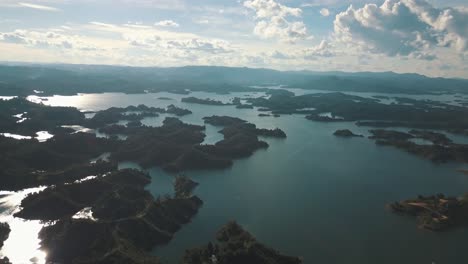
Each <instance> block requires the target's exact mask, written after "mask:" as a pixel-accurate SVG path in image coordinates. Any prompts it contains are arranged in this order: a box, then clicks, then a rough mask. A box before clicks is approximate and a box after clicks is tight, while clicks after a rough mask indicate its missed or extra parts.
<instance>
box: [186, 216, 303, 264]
mask: <svg viewBox="0 0 468 264" xmlns="http://www.w3.org/2000/svg"><path fill="white" fill-rule="evenodd" d="M216 238H217V240H218V243H214V244H213V243H211V242H210V243H208V244H207V245H206V246H202V247H199V248H193V249H190V250H186V252H185V255H184V257H183V259H182V263H183V264H204V263H218V264H239V263H243V264H300V263H302V261H301V260H300V259H299V258H297V257H289V256H285V255H282V254H281V253H279V252H278V251H276V250H274V249H271V248H269V247H267V246H265V245H263V244H261V243H260V242H258V241H257V240H256V239H255V238H254V237H253V236H252V235H251V234H250V233H249V232H247V231H245V230H244V229H243V228H242V227H241V226H240V225H238V224H237V223H236V222H229V223H228V224H226V225H225V226H224V227H223V228H221V230H219V231H218V234H217V235H216Z"/></svg>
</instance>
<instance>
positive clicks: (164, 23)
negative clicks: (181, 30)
mask: <svg viewBox="0 0 468 264" xmlns="http://www.w3.org/2000/svg"><path fill="white" fill-rule="evenodd" d="M154 25H155V26H160V27H179V24H178V23H176V22H174V21H172V20H162V21H159V22H156V23H155V24H154Z"/></svg>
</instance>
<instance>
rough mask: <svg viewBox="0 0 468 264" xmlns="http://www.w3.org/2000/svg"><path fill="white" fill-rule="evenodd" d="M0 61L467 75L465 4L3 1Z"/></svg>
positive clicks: (393, 0)
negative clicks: (219, 66)
mask: <svg viewBox="0 0 468 264" xmlns="http://www.w3.org/2000/svg"><path fill="white" fill-rule="evenodd" d="M0 61H26V62H45V63H50V62H60V63H85V64H118V65H132V66H182V65H225V66H248V67H266V68H274V69H280V70H303V69H306V70H314V71H335V70H340V71H395V72H417V73H421V74H425V75H429V76H449V77H463V78H468V3H467V1H466V0H446V1H441V0H427V1H426V0H386V1H383V0H382V1H373V0H367V1H366V0H354V1H340V0H322V1H317V0H306V1H299V0H197V1H193V0H190V1H189V0H29V1H28V0H24V1H16V0H0Z"/></svg>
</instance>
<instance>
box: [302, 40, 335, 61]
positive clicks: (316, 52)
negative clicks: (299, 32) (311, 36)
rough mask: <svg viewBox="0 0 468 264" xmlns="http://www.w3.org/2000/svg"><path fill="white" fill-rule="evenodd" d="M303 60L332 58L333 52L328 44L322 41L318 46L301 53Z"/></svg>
mask: <svg viewBox="0 0 468 264" xmlns="http://www.w3.org/2000/svg"><path fill="white" fill-rule="evenodd" d="M303 53H304V58H305V59H315V58H317V57H332V56H334V55H335V52H334V51H333V50H332V47H331V45H330V43H329V42H328V41H326V40H322V41H321V42H320V44H318V45H317V46H314V47H312V48H308V49H305V50H304V51H303Z"/></svg>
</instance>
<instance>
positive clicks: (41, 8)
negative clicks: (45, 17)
mask: <svg viewBox="0 0 468 264" xmlns="http://www.w3.org/2000/svg"><path fill="white" fill-rule="evenodd" d="M18 5H19V6H21V7H26V8H32V9H38V10H43V11H52V12H57V11H61V10H60V9H58V8H55V7H50V6H45V5H37V4H31V3H18Z"/></svg>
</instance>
